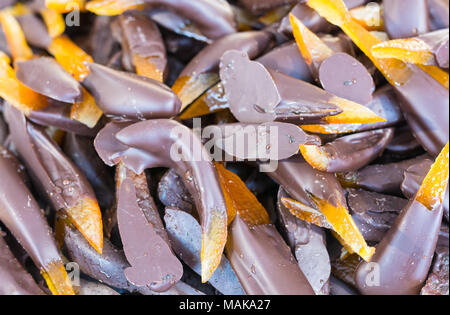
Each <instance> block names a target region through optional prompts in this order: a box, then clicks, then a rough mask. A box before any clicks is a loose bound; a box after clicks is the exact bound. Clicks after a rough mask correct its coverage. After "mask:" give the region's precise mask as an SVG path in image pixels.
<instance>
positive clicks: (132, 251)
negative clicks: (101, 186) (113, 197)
mask: <svg viewBox="0 0 450 315" xmlns="http://www.w3.org/2000/svg"><path fill="white" fill-rule="evenodd" d="M117 196H118V198H117V199H118V200H117V203H118V204H117V218H118V222H119V231H120V235H121V239H122V242H123V245H124V251H125V255H126V257H127V260H128V262H130V264H131V267H128V268H127V269H125V276H126V277H127V279H128V281H130V282H131V283H132V284H134V285H136V286H149V288H150V289H151V290H155V291H161V292H163V291H167V290H168V289H169V288H170V287H172V286H173V285H174V284H175V283H176V282H178V281H179V280H180V279H181V276H182V275H183V267H182V265H181V263H180V262H179V261H178V259H177V258H176V257H175V256H174V255H173V253H172V251H171V248H170V247H169V245H168V244H167V243H166V241H165V240H163V239H162V238H161V237H160V236H159V235H158V234H157V233H156V231H155V230H154V228H153V225H150V224H149V222H148V221H147V219H146V218H145V216H144V213H143V212H142V211H141V209H140V208H139V206H138V204H137V201H136V189H135V187H134V184H133V182H132V181H131V180H130V179H128V178H127V179H125V180H124V181H123V182H121V184H120V187H119V191H118V195H117ZM142 240H145V242H142Z"/></svg>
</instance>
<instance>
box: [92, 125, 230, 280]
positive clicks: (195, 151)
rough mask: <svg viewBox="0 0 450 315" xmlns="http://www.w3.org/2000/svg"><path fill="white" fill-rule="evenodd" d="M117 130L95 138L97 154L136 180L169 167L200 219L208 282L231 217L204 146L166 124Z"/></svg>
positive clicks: (181, 128)
mask: <svg viewBox="0 0 450 315" xmlns="http://www.w3.org/2000/svg"><path fill="white" fill-rule="evenodd" d="M119 130H120V126H117V125H116V126H114V125H111V126H110V125H108V126H107V127H106V128H105V129H104V130H102V132H100V133H99V135H98V136H97V138H96V141H95V146H96V149H97V152H98V153H99V155H100V157H101V158H102V159H103V160H104V161H105V162H106V163H107V164H108V163H109V164H115V163H118V162H119V161H122V162H123V163H124V164H125V165H126V166H127V167H128V168H129V169H131V170H133V171H134V172H135V173H138V174H140V173H142V172H143V171H144V170H145V169H146V168H154V167H170V168H175V170H176V171H177V173H178V174H179V175H180V176H181V178H183V181H184V183H185V185H186V187H187V188H188V190H189V192H190V193H191V195H192V196H193V198H194V200H195V205H196V208H197V210H198V212H199V215H200V222H201V225H202V234H203V247H202V253H203V254H204V255H205V256H204V259H205V260H203V259H202V262H203V263H202V279H203V281H207V280H208V279H209V278H210V276H211V275H212V273H213V271H214V270H215V268H216V267H217V265H218V264H219V262H220V261H216V259H217V258H218V257H216V255H217V253H221V252H222V250H223V247H224V246H225V240H226V226H227V214H226V206H225V200H224V197H223V193H222V188H221V186H220V183H219V179H218V177H217V173H216V170H215V167H214V166H213V164H212V163H211V162H210V160H209V156H208V153H207V152H206V150H205V148H204V147H203V145H202V143H201V140H200V139H199V138H197V136H196V135H195V134H193V132H192V130H190V129H188V128H187V127H184V126H183V125H181V124H180V123H177V122H175V121H172V120H166V119H160V120H152V121H144V122H140V123H136V124H134V125H130V126H128V127H126V128H124V129H123V130H120V131H119ZM111 139H112V141H111ZM114 140H116V143H115V142H114ZM117 140H118V141H117ZM178 149H180V150H181V152H179V153H178V154H177V153H174V152H175V151H174V152H172V151H173V150H178ZM180 153H181V155H179V154H180ZM211 233H214V234H211ZM213 252H214V254H213Z"/></svg>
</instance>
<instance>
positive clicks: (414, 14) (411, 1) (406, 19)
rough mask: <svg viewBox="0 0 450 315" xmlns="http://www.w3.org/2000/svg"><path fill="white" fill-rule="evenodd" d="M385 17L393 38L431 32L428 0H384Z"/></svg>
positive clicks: (386, 27)
mask: <svg viewBox="0 0 450 315" xmlns="http://www.w3.org/2000/svg"><path fill="white" fill-rule="evenodd" d="M383 18H384V26H385V29H386V32H387V33H388V34H389V37H390V38H392V39H395V38H406V37H413V36H417V35H419V34H424V33H427V32H429V17H428V4H427V0H383Z"/></svg>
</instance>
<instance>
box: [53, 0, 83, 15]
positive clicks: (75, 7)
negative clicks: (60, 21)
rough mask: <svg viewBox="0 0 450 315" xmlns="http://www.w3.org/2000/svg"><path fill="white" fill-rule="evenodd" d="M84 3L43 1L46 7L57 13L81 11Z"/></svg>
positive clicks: (77, 0) (69, 0) (57, 0)
mask: <svg viewBox="0 0 450 315" xmlns="http://www.w3.org/2000/svg"><path fill="white" fill-rule="evenodd" d="M85 3H86V0H45V5H46V7H47V8H49V9H52V10H54V11H56V12H58V13H69V12H71V11H83V10H84V7H85Z"/></svg>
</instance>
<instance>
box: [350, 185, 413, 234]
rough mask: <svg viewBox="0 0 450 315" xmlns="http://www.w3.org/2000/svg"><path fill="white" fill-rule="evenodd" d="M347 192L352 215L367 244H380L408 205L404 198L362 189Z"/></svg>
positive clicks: (351, 189)
mask: <svg viewBox="0 0 450 315" xmlns="http://www.w3.org/2000/svg"><path fill="white" fill-rule="evenodd" d="M347 191H348V195H347V201H348V207H349V209H350V213H351V215H352V217H353V220H354V221H355V223H356V225H357V226H358V228H359V230H360V231H361V233H362V235H363V236H364V239H365V240H366V241H367V242H375V243H379V242H380V241H381V240H382V239H383V237H384V235H385V234H386V233H387V231H388V230H389V229H390V228H391V226H392V225H393V224H394V222H395V219H396V218H397V216H398V215H399V213H400V211H401V209H403V208H404V207H405V206H406V205H407V203H408V200H406V199H403V198H399V197H394V196H390V195H383V194H379V193H374V192H369V191H365V190H362V189H353V188H350V189H348V190H347Z"/></svg>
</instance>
